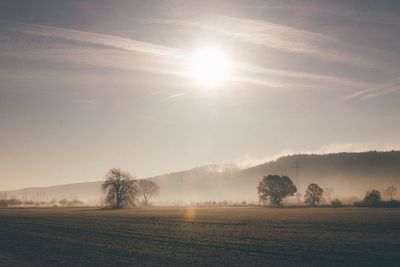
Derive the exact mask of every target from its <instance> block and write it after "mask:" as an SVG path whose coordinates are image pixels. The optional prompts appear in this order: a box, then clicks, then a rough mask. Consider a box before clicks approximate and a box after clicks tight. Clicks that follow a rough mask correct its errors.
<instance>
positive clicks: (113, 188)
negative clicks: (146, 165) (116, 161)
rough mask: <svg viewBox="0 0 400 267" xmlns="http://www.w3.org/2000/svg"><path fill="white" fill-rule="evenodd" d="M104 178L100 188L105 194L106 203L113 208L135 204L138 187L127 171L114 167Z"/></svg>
mask: <svg viewBox="0 0 400 267" xmlns="http://www.w3.org/2000/svg"><path fill="white" fill-rule="evenodd" d="M105 179H106V181H105V182H104V183H103V184H102V189H103V191H104V192H105V194H106V198H105V202H106V204H108V205H109V206H111V207H113V208H115V209H120V208H123V207H126V206H128V205H134V204H135V200H136V197H137V193H138V187H137V183H136V181H135V180H134V179H133V178H132V176H131V175H130V174H129V173H128V172H122V171H121V170H120V169H116V168H114V169H111V170H110V171H109V172H108V173H107V174H106V177H105Z"/></svg>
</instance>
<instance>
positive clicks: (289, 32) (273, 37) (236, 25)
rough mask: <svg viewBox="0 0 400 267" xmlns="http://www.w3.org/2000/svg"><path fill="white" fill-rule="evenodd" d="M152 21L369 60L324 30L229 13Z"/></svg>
mask: <svg viewBox="0 0 400 267" xmlns="http://www.w3.org/2000/svg"><path fill="white" fill-rule="evenodd" d="M152 22H154V23H160V24H165V25H177V26H190V27H194V28H199V29H203V30H206V31H213V32H216V33H218V34H221V35H225V36H229V37H233V38H237V39H240V40H241V41H243V42H248V43H251V44H255V45H262V46H266V47H269V48H272V49H276V50H280V51H284V52H287V53H295V54H303V55H307V56H313V57H318V58H321V59H323V60H327V61H333V62H340V63H347V64H352V65H354V64H356V65H365V66H370V65H371V62H369V61H368V60H367V59H365V58H363V57H360V56H358V55H356V54H355V53H354V52H353V50H354V48H353V47H351V46H350V45H346V46H345V45H344V44H343V41H342V40H339V39H336V38H334V37H331V36H327V35H324V34H320V33H316V32H311V31H306V30H302V29H297V28H294V27H290V26H285V25H281V24H276V23H271V22H268V21H261V20H254V19H245V18H238V17H229V16H210V17H208V18H207V19H204V20H197V21H193V20H190V21H189V20H167V19H164V20H160V19H156V20H152Z"/></svg>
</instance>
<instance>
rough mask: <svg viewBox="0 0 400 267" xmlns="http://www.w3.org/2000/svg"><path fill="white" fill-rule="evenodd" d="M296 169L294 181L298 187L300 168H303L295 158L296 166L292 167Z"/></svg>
mask: <svg viewBox="0 0 400 267" xmlns="http://www.w3.org/2000/svg"><path fill="white" fill-rule="evenodd" d="M292 168H295V169H296V183H297V186H298V187H299V188H300V186H301V184H300V169H302V168H304V167H303V166H301V165H300V163H299V160H298V159H297V160H296V166H294V167H292Z"/></svg>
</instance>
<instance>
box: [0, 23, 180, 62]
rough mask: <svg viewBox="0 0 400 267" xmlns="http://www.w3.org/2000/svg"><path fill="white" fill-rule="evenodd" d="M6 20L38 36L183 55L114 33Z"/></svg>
mask: <svg viewBox="0 0 400 267" xmlns="http://www.w3.org/2000/svg"><path fill="white" fill-rule="evenodd" d="M3 22H4V20H3ZM6 22H8V23H7V24H8V25H7V26H8V27H7V28H8V30H12V31H17V32H21V33H26V34H31V35H36V36H43V37H52V38H60V39H63V40H72V41H80V42H84V43H89V44H97V45H103V46H106V47H110V48H115V49H122V50H126V51H134V52H139V53H146V54H153V55H158V56H163V57H171V58H182V56H183V54H182V52H181V51H179V50H177V49H174V48H171V47H168V46H162V45H156V44H152V43H148V42H142V41H137V40H134V39H129V38H123V37H118V36H113V35H107V34H100V33H93V32H87V31H78V30H72V29H66V28H59V27H53V26H45V25H39V24H28V23H21V22H15V21H6Z"/></svg>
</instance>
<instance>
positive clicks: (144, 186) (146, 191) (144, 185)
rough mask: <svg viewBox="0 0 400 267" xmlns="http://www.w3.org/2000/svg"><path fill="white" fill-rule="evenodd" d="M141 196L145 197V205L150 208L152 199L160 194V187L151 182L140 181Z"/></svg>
mask: <svg viewBox="0 0 400 267" xmlns="http://www.w3.org/2000/svg"><path fill="white" fill-rule="evenodd" d="M138 189H139V194H140V195H141V196H142V197H143V205H145V206H148V205H149V201H150V199H151V197H153V196H155V195H157V194H158V193H159V192H160V188H159V187H158V185H157V184H156V183H155V182H153V181H150V180H139V187H138Z"/></svg>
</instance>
